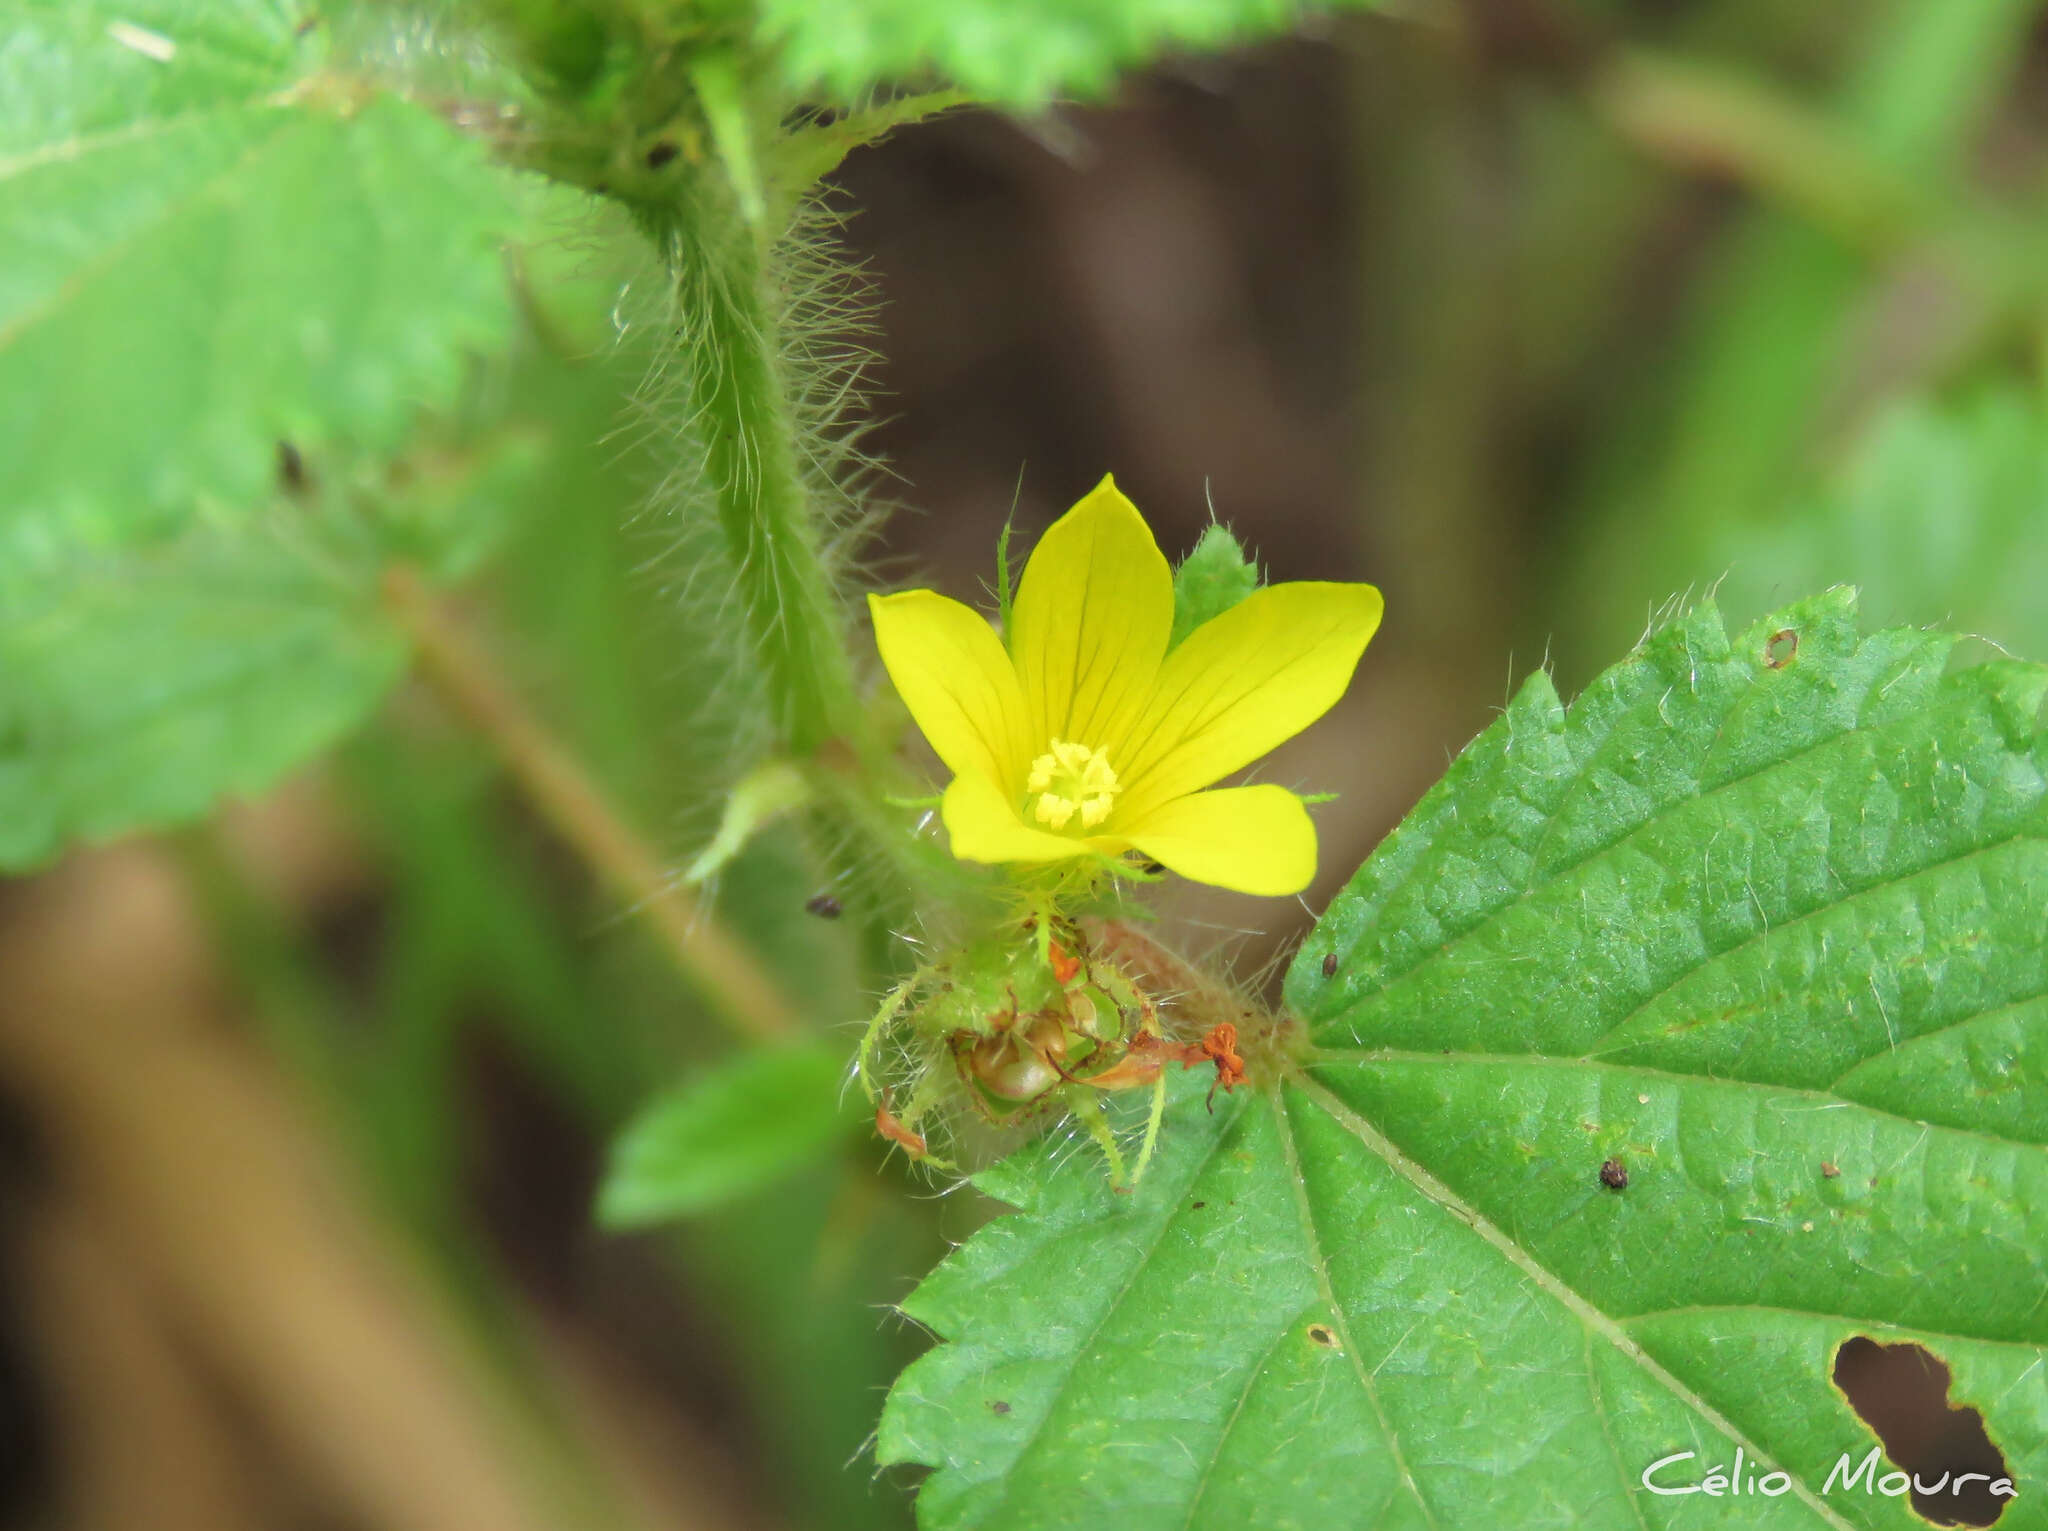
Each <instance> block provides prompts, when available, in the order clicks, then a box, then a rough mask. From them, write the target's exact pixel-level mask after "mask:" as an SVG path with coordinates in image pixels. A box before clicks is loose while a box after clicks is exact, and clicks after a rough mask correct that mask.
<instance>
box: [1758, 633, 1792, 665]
mask: <svg viewBox="0 0 2048 1531" xmlns="http://www.w3.org/2000/svg"><path fill="white" fill-rule="evenodd" d="M1798 657H1799V634H1798V633H1796V632H1794V631H1793V630H1792V629H1791V628H1789V627H1781V628H1779V629H1778V630H1777V631H1776V632H1774V633H1772V634H1771V636H1770V637H1769V638H1767V639H1765V640H1764V663H1765V664H1767V665H1769V666H1770V667H1771V668H1772V669H1773V670H1782V669H1784V668H1785V666H1786V665H1788V664H1790V663H1791V662H1792V661H1793V660H1795V659H1797V658H1798Z"/></svg>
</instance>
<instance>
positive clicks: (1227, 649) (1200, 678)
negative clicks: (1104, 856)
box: [1112, 581, 1383, 860]
mask: <svg viewBox="0 0 2048 1531" xmlns="http://www.w3.org/2000/svg"><path fill="white" fill-rule="evenodd" d="M1382 604H1383V603H1382V602H1381V600H1380V593H1379V591H1377V590H1375V589H1374V588H1373V587H1372V586H1371V585H1334V584H1321V583H1314V582H1306V581H1304V582H1300V583H1294V584H1286V585H1270V586H1268V587H1267V588H1266V589H1264V590H1255V591H1253V592H1252V593H1251V594H1250V595H1249V596H1247V597H1245V599H1244V600H1242V601H1240V602H1239V603H1238V604H1237V605H1235V606H1233V607H1231V608H1230V610H1228V611H1226V612H1224V613H1223V614H1222V615H1221V616H1219V617H1214V618H1212V619H1210V620H1209V621H1207V622H1204V623H1203V624H1202V625H1201V626H1200V627H1198V628H1196V629H1195V630H1194V631H1193V632H1192V633H1190V634H1188V636H1187V637H1186V638H1185V639H1184V640H1183V641H1182V642H1181V644H1180V646H1179V647H1178V648H1176V649H1175V650H1174V651H1173V652H1172V653H1171V654H1169V655H1168V656H1167V658H1166V663H1165V665H1164V666H1162V667H1161V670H1160V674H1159V682H1158V689H1157V692H1156V694H1155V695H1154V697H1153V698H1152V702H1151V705H1150V706H1149V707H1148V708H1147V710H1146V712H1145V715H1144V717H1143V719H1142V721H1141V722H1140V723H1139V725H1138V726H1137V728H1136V729H1135V730H1133V733H1132V736H1131V739H1130V740H1129V741H1128V742H1126V743H1125V744H1124V745H1123V747H1122V753H1121V755H1120V756H1118V757H1112V763H1113V764H1114V765H1115V766H1116V768H1117V772H1118V774H1119V775H1121V776H1122V778H1123V781H1124V795H1123V797H1122V798H1121V799H1120V800H1119V801H1118V803H1117V810H1118V812H1117V819H1118V827H1119V828H1120V829H1121V828H1124V827H1125V826H1126V825H1128V824H1130V823H1135V822H1138V821H1140V820H1142V819H1143V818H1144V817H1145V815H1146V812H1147V810H1148V809H1149V808H1150V807H1152V806H1154V805H1158V804H1162V803H1169V802H1172V801H1173V800H1174V799H1176V798H1180V797H1184V796H1186V795H1187V794H1188V793H1190V792H1193V791H1195V790H1196V789H1198V788H1201V787H1206V786H1208V785H1209V783H1211V782H1213V781H1220V780H1222V779H1223V778H1224V777H1225V776H1228V775H1229V774H1230V773H1231V772H1232V771H1235V770H1238V769H1239V768H1241V767H1243V766H1247V765H1250V764H1251V763H1252V762H1253V761H1254V760H1256V759H1258V758H1259V756H1261V755H1263V754H1265V753H1266V751H1268V750H1270V749H1271V748H1273V746H1274V745H1276V744H1278V743H1280V742H1281V741H1282V740H1283V739H1289V738H1292V737H1293V736H1294V735H1295V734H1298V733H1300V732H1301V731H1302V730H1303V729H1304V728H1307V727H1308V726H1309V724H1311V723H1313V722H1315V720H1316V719H1317V718H1319V717H1321V716H1322V715H1323V714H1324V713H1326V712H1328V711H1329V710H1330V708H1331V706H1332V705H1333V704H1334V703H1335V702H1336V700H1337V698H1338V697H1340V696H1342V695H1343V694H1344V688H1345V687H1346V686H1348V685H1349V684H1350V683H1351V672H1352V671H1353V670H1355V669H1356V668H1357V667H1358V656H1359V655H1360V654H1362V653H1364V652H1365V645H1366V644H1367V642H1368V641H1370V640H1371V638H1372V635H1373V633H1374V631H1375V630H1376V629H1377V628H1378V627H1379V625H1380V611H1381V607H1382ZM1160 859H1161V860H1164V859H1165V858H1164V857H1161V858H1160Z"/></svg>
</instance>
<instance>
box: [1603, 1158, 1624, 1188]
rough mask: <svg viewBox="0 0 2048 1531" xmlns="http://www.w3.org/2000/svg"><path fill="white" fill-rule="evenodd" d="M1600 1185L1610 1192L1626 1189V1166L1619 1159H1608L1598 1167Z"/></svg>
mask: <svg viewBox="0 0 2048 1531" xmlns="http://www.w3.org/2000/svg"><path fill="white" fill-rule="evenodd" d="M1600 1183H1601V1184H1602V1185H1604V1186H1606V1187H1607V1189H1608V1190H1610V1191H1626V1190H1627V1189H1628V1166H1627V1165H1625V1164H1623V1163H1622V1162H1621V1161H1620V1160H1619V1159H1609V1160H1608V1161H1607V1162H1606V1163H1605V1164H1603V1165H1601V1166H1600Z"/></svg>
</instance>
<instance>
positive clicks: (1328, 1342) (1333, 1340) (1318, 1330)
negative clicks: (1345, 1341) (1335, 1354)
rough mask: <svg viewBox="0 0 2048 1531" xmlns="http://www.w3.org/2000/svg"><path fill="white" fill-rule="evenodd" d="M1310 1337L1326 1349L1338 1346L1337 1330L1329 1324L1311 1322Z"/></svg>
mask: <svg viewBox="0 0 2048 1531" xmlns="http://www.w3.org/2000/svg"><path fill="white" fill-rule="evenodd" d="M1308 1337H1309V1339H1310V1340H1312V1341H1313V1342H1314V1343H1316V1344H1318V1345H1320V1346H1322V1347H1323V1348H1324V1349H1325V1350H1335V1349H1336V1348H1337V1331H1336V1330H1334V1329H1332V1328H1331V1327H1330V1326H1329V1325H1328V1324H1310V1325H1309V1326H1308Z"/></svg>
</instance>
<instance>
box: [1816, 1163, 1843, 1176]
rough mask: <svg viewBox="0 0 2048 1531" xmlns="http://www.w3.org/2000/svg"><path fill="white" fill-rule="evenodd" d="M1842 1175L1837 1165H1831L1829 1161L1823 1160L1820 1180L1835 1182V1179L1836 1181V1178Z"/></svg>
mask: <svg viewBox="0 0 2048 1531" xmlns="http://www.w3.org/2000/svg"><path fill="white" fill-rule="evenodd" d="M1841 1173H1842V1172H1841V1170H1840V1169H1839V1168H1837V1167H1836V1166H1835V1165H1833V1164H1831V1163H1829V1162H1828V1161H1827V1160H1826V1159H1823V1160H1821V1161H1820V1178H1821V1179H1823V1180H1833V1179H1834V1178H1835V1177H1836V1176H1837V1175H1839V1174H1841Z"/></svg>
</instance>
